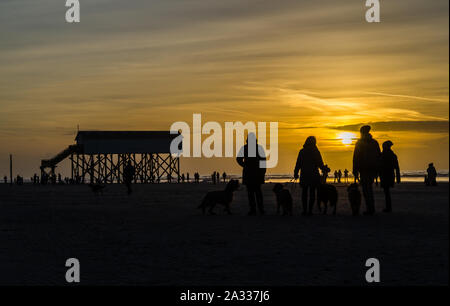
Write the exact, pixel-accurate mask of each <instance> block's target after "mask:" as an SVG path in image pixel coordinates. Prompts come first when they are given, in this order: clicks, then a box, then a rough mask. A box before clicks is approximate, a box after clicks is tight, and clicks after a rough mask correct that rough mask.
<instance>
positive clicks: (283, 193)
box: [273, 183, 292, 216]
mask: <svg viewBox="0 0 450 306" xmlns="http://www.w3.org/2000/svg"><path fill="white" fill-rule="evenodd" d="M273 192H274V193H275V195H276V197H277V214H279V213H280V208H282V209H283V216H286V215H289V216H292V196H291V193H290V192H289V190H287V189H284V187H283V185H281V184H280V183H276V184H275V186H274V187H273Z"/></svg>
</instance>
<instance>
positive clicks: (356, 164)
mask: <svg viewBox="0 0 450 306" xmlns="http://www.w3.org/2000/svg"><path fill="white" fill-rule="evenodd" d="M359 159H360V147H359V143H358V142H356V144H355V150H354V151H353V176H354V177H355V180H356V179H358V176H359Z"/></svg>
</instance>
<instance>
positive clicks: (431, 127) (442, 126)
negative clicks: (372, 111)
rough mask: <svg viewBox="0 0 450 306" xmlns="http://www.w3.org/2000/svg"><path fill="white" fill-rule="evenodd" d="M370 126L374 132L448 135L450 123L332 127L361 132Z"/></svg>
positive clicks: (431, 122)
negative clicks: (360, 130) (412, 132)
mask: <svg viewBox="0 0 450 306" xmlns="http://www.w3.org/2000/svg"><path fill="white" fill-rule="evenodd" d="M365 124H369V125H370V126H371V127H372V130H374V131H420V132H428V133H448V132H449V122H448V121H385V122H368V123H358V124H351V125H342V126H335V127H330V128H332V129H335V130H345V131H359V128H360V127H361V126H363V125H365Z"/></svg>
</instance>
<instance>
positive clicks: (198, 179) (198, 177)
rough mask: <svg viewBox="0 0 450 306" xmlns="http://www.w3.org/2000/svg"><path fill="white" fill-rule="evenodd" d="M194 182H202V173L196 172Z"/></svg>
mask: <svg viewBox="0 0 450 306" xmlns="http://www.w3.org/2000/svg"><path fill="white" fill-rule="evenodd" d="M194 182H195V183H197V184H198V183H199V182H200V174H198V172H195V173H194Z"/></svg>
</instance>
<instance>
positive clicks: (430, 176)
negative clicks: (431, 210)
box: [427, 163, 437, 186]
mask: <svg viewBox="0 0 450 306" xmlns="http://www.w3.org/2000/svg"><path fill="white" fill-rule="evenodd" d="M436 177H437V171H436V168H435V167H434V165H433V163H429V164H428V169H427V180H428V183H427V186H430V185H431V186H436V185H437V182H436Z"/></svg>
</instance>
